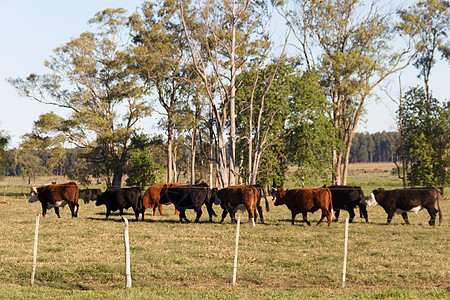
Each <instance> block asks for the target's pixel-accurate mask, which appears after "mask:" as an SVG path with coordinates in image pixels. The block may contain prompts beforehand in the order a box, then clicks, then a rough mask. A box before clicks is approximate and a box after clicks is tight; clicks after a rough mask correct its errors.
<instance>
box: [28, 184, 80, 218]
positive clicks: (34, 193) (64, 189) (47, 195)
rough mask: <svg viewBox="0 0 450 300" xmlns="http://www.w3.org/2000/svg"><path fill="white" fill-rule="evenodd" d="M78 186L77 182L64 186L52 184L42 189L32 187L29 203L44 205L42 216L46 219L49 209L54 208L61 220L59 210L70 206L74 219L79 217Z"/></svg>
mask: <svg viewBox="0 0 450 300" xmlns="http://www.w3.org/2000/svg"><path fill="white" fill-rule="evenodd" d="M78 193H79V190H78V186H77V184H76V183H75V182H68V183H64V184H50V185H45V186H41V187H38V188H36V187H32V188H31V196H30V199H29V200H28V202H30V203H33V202H36V201H38V200H39V201H40V202H41V205H42V216H43V217H45V214H46V212H47V209H49V208H52V207H53V208H54V209H55V213H56V215H57V216H58V218H60V217H61V216H60V215H59V208H60V207H64V206H65V205H66V204H68V205H69V207H70V211H71V212H72V218H73V217H77V216H78V206H79V205H78Z"/></svg>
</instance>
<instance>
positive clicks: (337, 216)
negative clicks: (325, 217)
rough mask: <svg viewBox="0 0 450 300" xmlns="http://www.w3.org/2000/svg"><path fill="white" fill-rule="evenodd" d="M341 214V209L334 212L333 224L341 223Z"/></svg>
mask: <svg viewBox="0 0 450 300" xmlns="http://www.w3.org/2000/svg"><path fill="white" fill-rule="evenodd" d="M340 212H341V210H340V209H339V208H336V210H335V211H334V221H333V222H338V221H339V213H340Z"/></svg>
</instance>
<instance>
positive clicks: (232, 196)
mask: <svg viewBox="0 0 450 300" xmlns="http://www.w3.org/2000/svg"><path fill="white" fill-rule="evenodd" d="M238 189H241V191H238ZM250 192H252V193H253V195H250ZM262 196H264V198H265V200H266V210H267V211H269V202H268V201H267V197H266V194H265V193H264V190H263V188H262V187H261V186H259V185H233V186H229V187H227V188H224V189H221V190H220V191H218V190H217V189H214V197H215V202H214V203H215V204H220V206H221V207H222V209H223V212H222V220H221V221H220V222H221V223H222V222H223V220H224V219H225V217H226V216H227V214H228V213H230V217H231V222H232V223H234V222H236V218H235V214H236V211H237V210H238V209H241V210H245V209H247V211H248V212H249V222H252V224H253V223H254V222H255V221H256V218H257V216H258V213H259V218H260V220H261V223H264V217H263V210H262V207H261V204H260V203H261V198H262ZM255 201H256V203H255ZM253 207H256V210H257V211H258V213H257V212H256V210H255V209H254V208H253ZM252 209H253V214H252V213H250V210H252Z"/></svg>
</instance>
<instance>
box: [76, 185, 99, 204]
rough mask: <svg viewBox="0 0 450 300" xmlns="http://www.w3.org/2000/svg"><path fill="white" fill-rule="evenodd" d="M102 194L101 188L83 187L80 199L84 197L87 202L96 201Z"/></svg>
mask: <svg viewBox="0 0 450 300" xmlns="http://www.w3.org/2000/svg"><path fill="white" fill-rule="evenodd" d="M101 194H102V190H101V189H83V190H80V195H79V196H78V199H83V201H84V203H85V204H87V203H89V201H96V200H97V197H98V196H100V195H101Z"/></svg>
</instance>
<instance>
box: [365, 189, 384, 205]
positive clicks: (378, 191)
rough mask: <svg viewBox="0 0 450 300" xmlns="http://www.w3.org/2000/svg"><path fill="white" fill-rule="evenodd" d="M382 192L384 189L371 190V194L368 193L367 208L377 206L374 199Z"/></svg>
mask: <svg viewBox="0 0 450 300" xmlns="http://www.w3.org/2000/svg"><path fill="white" fill-rule="evenodd" d="M383 190H384V189H382V188H379V189H376V190H373V191H372V193H370V196H369V200H367V203H366V205H367V206H377V205H378V201H377V198H376V197H377V195H378V193H380V192H381V191H383Z"/></svg>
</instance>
